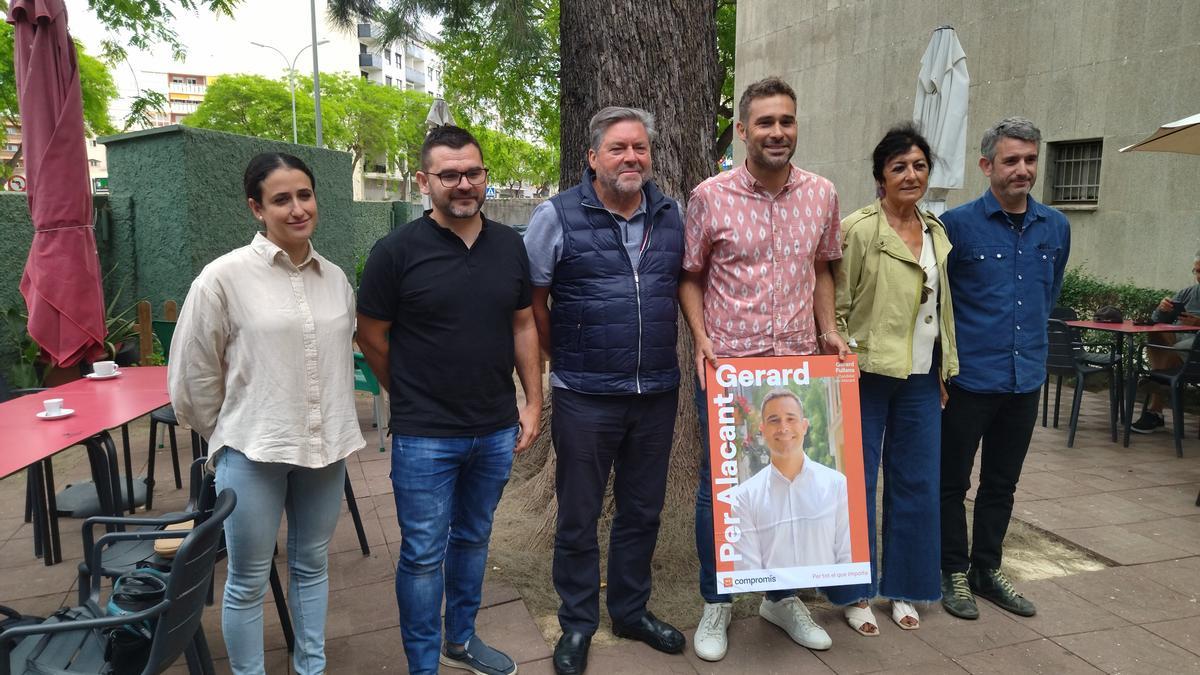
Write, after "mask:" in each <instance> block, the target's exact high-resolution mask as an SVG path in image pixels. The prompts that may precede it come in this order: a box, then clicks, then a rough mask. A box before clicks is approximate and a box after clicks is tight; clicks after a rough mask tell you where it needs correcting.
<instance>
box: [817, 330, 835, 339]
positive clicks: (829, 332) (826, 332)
mask: <svg viewBox="0 0 1200 675" xmlns="http://www.w3.org/2000/svg"><path fill="white" fill-rule="evenodd" d="M831 333H837V329H836V328H835V329H833V330H827V331H825V332H824V333H821V334H820V335H818V336H817V339H818V340H820V341H821V342H829V340H828V339H827V337H828V336H829V335H830V334H831Z"/></svg>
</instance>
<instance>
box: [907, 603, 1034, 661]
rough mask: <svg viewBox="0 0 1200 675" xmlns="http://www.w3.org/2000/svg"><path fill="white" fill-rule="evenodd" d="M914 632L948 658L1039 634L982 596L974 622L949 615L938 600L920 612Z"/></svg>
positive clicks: (1024, 639) (1027, 638)
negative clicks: (918, 627) (918, 625)
mask: <svg viewBox="0 0 1200 675" xmlns="http://www.w3.org/2000/svg"><path fill="white" fill-rule="evenodd" d="M913 633H914V634H915V635H916V637H918V638H920V639H921V641H923V642H924V643H925V644H927V645H929V646H930V647H933V648H934V649H936V650H937V651H939V652H941V653H942V654H945V655H946V656H949V657H951V658H956V657H959V656H964V655H966V654H974V653H975V652H981V651H985V650H988V649H996V648H997V647H1006V646H1008V645H1012V644H1017V643H1019V642H1029V641H1031V640H1036V639H1038V638H1039V637H1041V636H1039V635H1038V634H1037V633H1036V632H1034V631H1033V630H1032V629H1030V628H1028V627H1027V626H1025V625H1024V624H1023V623H1021V622H1019V621H1018V620H1015V619H1010V618H1009V616H1008V615H1007V613H1006V612H1005V611H1004V610H1002V609H999V608H997V607H996V606H995V605H992V604H991V603H989V602H988V601H986V600H982V599H980V600H979V618H978V619H976V620H974V621H966V620H963V619H958V618H955V617H953V616H950V615H949V614H947V613H946V612H945V611H944V610H942V606H941V604H940V603H939V604H938V605H936V606H935V607H931V608H929V609H928V610H925V611H923V612H921V630H917V631H913Z"/></svg>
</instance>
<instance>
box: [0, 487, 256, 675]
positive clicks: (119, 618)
mask: <svg viewBox="0 0 1200 675" xmlns="http://www.w3.org/2000/svg"><path fill="white" fill-rule="evenodd" d="M236 503H237V495H235V494H234V492H233V491H232V490H223V491H222V492H221V494H220V495H219V496H218V497H217V500H216V503H215V504H214V506H213V510H212V514H211V516H210V517H209V518H208V520H206V521H205V522H203V523H201V524H199V525H198V526H196V528H194V529H192V530H189V531H186V532H169V531H161V530H159V531H138V532H114V533H110V534H106V535H104V536H103V537H101V538H100V540H99V541H97V542H96V544H95V546H94V548H93V550H92V553H91V555H92V556H93V557H94V558H97V559H99V558H102V557H103V550H104V548H105V547H107V546H109V545H111V544H113V543H114V542H121V541H132V540H137V539H168V538H182V539H183V543H182V544H181V545H180V546H179V552H178V553H177V554H176V555H175V564H174V567H173V569H172V571H171V575H170V576H169V577H168V579H167V588H166V597H165V598H164V599H163V600H162V601H161V602H159V603H158V604H156V605H155V606H153V607H151V608H149V609H146V610H143V611H140V612H134V613H132V614H121V615H111V616H110V615H109V614H108V613H107V612H106V611H105V610H104V609H102V608H101V606H100V585H101V582H100V579H101V577H100V571H101V570H100V568H98V567H97V568H96V569H95V570H93V572H92V583H91V588H92V592H91V594H90V595H89V597H88V600H87V602H86V603H85V604H83V605H82V606H80V607H74V608H72V609H70V610H67V612H66V613H65V614H63V613H61V612H60V613H58V614H56V615H55V616H52V617H50V618H49V619H47V620H46V621H45V622H43V623H41V624H38V625H33V626H18V627H15V628H10V629H8V630H6V631H4V632H3V633H0V675H10V674H14V675H17V674H21V673H97V674H100V673H109V672H113V671H112V669H111V666H110V664H109V663H108V662H107V661H106V658H105V646H106V644H107V637H106V632H107V631H106V629H109V628H114V627H116V626H123V625H128V624H136V623H140V622H143V621H152V622H153V623H154V634H153V637H152V638H151V642H150V656H149V660H148V662H147V664H146V667H145V668H144V669H143V670H142V671H141V672H142V675H153V674H156V673H161V672H163V671H164V670H166V669H167V668H168V667H170V666H171V664H172V663H174V662H175V661H176V660H178V658H179V656H180V654H184V655H186V658H187V660H188V665H189V666H190V667H192V669H193V670H199V671H200V672H212V671H213V664H212V655H211V654H210V653H209V651H208V644H207V642H206V641H205V639H204V629H203V627H202V626H201V621H200V620H201V617H202V616H203V613H204V598H205V592H206V590H207V588H208V587H209V585H210V584H211V583H212V577H213V565H214V564H215V563H216V559H217V552H218V551H219V549H220V542H221V526H222V524H223V523H224V522H225V519H226V518H228V517H229V514H230V513H232V512H233V508H234V506H235V504H236ZM129 675H134V674H132V673H130V674H129Z"/></svg>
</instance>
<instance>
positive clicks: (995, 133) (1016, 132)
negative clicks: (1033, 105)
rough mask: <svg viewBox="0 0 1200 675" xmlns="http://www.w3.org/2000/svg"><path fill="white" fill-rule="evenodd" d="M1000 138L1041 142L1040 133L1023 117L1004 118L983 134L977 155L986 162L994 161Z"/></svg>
mask: <svg viewBox="0 0 1200 675" xmlns="http://www.w3.org/2000/svg"><path fill="white" fill-rule="evenodd" d="M1001 138H1015V139H1017V140H1019V141H1028V142H1030V143H1034V144H1040V143H1041V142H1042V132H1041V130H1040V129H1038V128H1037V127H1036V126H1034V125H1033V122H1031V121H1029V119H1028V118H1025V117H1005V118H1004V119H1002V120H1000V121H999V122H996V123H995V124H994V125H992V127H991V128H990V129H988V130H987V131H985V132H983V140H982V141H980V142H979V154H981V155H983V156H984V157H986V158H987V161H989V162H990V161H992V160H994V159H996V144H997V143H999V142H1000V139H1001Z"/></svg>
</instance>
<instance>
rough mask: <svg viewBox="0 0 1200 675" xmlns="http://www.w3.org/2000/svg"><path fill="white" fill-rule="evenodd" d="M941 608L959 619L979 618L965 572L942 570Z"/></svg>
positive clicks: (973, 595)
mask: <svg viewBox="0 0 1200 675" xmlns="http://www.w3.org/2000/svg"><path fill="white" fill-rule="evenodd" d="M942 608H943V609H945V610H946V612H948V613H949V614H951V615H953V616H957V617H958V618H960V619H978V618H979V607H978V606H976V605H975V594H973V593H971V587H970V585H969V584H968V583H967V573H966V572H942Z"/></svg>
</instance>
